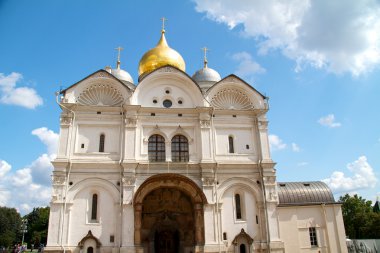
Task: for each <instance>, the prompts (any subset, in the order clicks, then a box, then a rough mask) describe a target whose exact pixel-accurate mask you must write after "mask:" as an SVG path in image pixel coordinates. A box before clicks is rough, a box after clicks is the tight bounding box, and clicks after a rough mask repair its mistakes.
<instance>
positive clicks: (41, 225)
mask: <svg viewBox="0 0 380 253" xmlns="http://www.w3.org/2000/svg"><path fill="white" fill-rule="evenodd" d="M49 213H50V208H49V207H37V208H33V211H32V212H30V213H29V214H27V215H25V216H24V218H26V219H27V220H28V232H27V234H26V235H25V241H27V242H29V243H33V244H34V245H36V246H38V245H39V244H40V243H43V244H45V245H46V241H47V231H48V226H49ZM29 246H30V245H29Z"/></svg>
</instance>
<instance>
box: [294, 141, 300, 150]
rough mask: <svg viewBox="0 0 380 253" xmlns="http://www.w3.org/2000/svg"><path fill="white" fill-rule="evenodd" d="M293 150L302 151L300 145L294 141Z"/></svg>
mask: <svg viewBox="0 0 380 253" xmlns="http://www.w3.org/2000/svg"><path fill="white" fill-rule="evenodd" d="M292 150H293V151H294V152H300V151H301V149H300V147H299V146H298V145H297V144H296V143H294V142H293V143H292Z"/></svg>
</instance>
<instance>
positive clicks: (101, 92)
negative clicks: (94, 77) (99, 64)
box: [77, 84, 124, 106]
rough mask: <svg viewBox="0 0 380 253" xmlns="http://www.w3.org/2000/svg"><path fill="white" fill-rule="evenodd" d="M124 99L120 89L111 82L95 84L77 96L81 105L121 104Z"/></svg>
mask: <svg viewBox="0 0 380 253" xmlns="http://www.w3.org/2000/svg"><path fill="white" fill-rule="evenodd" d="M123 101H124V98H123V95H122V94H121V93H120V91H119V90H118V89H116V88H115V87H113V86H112V85H109V84H93V85H91V86H90V87H88V88H87V89H86V90H84V91H83V92H82V93H81V94H80V95H79V97H78V98H77V103H79V104H81V105H106V106H120V105H121V104H122V103H123Z"/></svg>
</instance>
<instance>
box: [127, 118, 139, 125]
mask: <svg viewBox="0 0 380 253" xmlns="http://www.w3.org/2000/svg"><path fill="white" fill-rule="evenodd" d="M136 124H137V119H136V118H126V119H125V125H126V126H127V127H136Z"/></svg>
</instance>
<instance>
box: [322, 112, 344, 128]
mask: <svg viewBox="0 0 380 253" xmlns="http://www.w3.org/2000/svg"><path fill="white" fill-rule="evenodd" d="M318 123H319V124H321V125H322V126H327V127H330V128H336V127H340V126H342V124H341V123H339V122H336V121H335V116H334V114H329V115H327V116H325V117H321V118H320V119H319V120H318Z"/></svg>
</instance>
